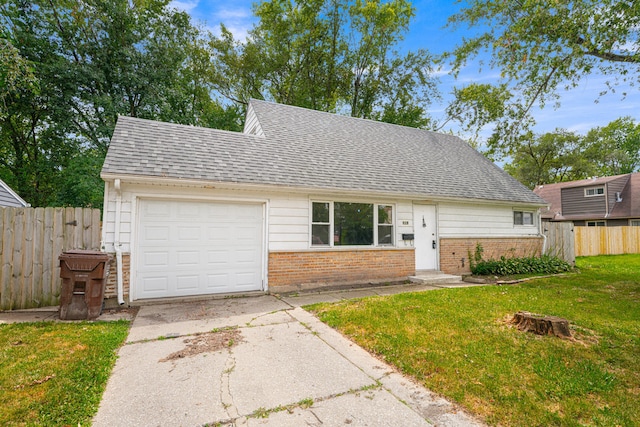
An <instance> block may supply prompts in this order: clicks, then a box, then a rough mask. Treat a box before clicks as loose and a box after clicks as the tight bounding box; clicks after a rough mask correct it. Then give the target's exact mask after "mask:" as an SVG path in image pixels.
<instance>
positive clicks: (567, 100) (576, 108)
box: [170, 0, 640, 135]
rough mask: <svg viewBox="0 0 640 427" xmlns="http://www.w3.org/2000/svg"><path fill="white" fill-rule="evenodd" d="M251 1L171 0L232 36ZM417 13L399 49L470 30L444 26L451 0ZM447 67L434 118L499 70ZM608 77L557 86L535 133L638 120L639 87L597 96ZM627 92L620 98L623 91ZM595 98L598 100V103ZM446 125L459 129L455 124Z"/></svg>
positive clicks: (239, 31)
mask: <svg viewBox="0 0 640 427" xmlns="http://www.w3.org/2000/svg"><path fill="white" fill-rule="evenodd" d="M253 2H254V1H253V0H231V1H230V0H173V1H172V2H171V3H170V6H171V7H175V8H177V9H179V10H184V11H186V12H188V13H189V14H190V15H191V17H192V19H193V21H194V23H199V24H201V25H202V26H204V27H205V28H207V29H209V30H210V31H212V32H213V33H214V34H219V28H220V26H219V25H220V23H224V24H225V26H226V27H227V28H228V29H229V30H231V32H232V33H233V34H234V37H235V38H236V39H244V38H246V35H247V32H248V31H249V29H251V27H252V25H253V23H254V22H255V18H254V17H253V15H252V12H251V7H252V4H253ZM413 5H414V7H415V8H416V15H415V17H414V18H413V21H412V23H411V25H410V30H409V33H408V34H407V35H406V36H405V39H404V41H403V42H402V45H401V46H400V49H401V50H403V51H409V50H417V49H421V48H426V49H427V50H429V51H430V52H431V53H433V54H440V53H442V52H444V51H447V50H452V49H453V48H454V47H455V46H456V45H457V44H458V43H460V42H461V40H462V37H463V36H464V35H468V34H469V32H468V30H467V29H466V28H461V29H459V30H457V31H456V30H453V29H452V28H445V25H446V23H447V19H448V17H449V16H450V15H452V14H454V13H455V12H456V11H457V10H458V9H459V8H460V6H459V4H458V3H455V2H454V1H453V0H416V1H414V2H413ZM447 71H448V70H447V69H446V68H444V69H442V70H440V71H439V72H438V73H437V75H438V78H439V80H440V84H439V86H438V87H439V90H440V91H441V93H442V96H443V99H442V101H441V102H439V103H437V104H434V105H432V107H431V109H430V110H429V113H430V114H431V115H432V116H433V117H435V118H436V119H437V118H442V117H444V108H445V107H446V105H447V102H448V101H449V100H450V99H451V96H450V93H451V90H452V88H453V87H454V86H458V87H459V86H462V85H465V84H469V83H472V82H480V83H495V82H497V79H498V77H499V73H500V71H499V70H495V69H489V68H488V67H483V68H482V70H480V67H479V66H478V64H469V65H468V66H467V67H466V68H465V69H463V70H462V71H461V73H460V74H459V76H458V78H457V79H456V80H454V78H453V77H452V76H450V75H448V74H447ZM607 80H608V78H607V77H605V76H602V75H598V74H592V75H589V76H587V77H585V78H583V79H581V81H580V83H579V84H578V86H577V87H575V88H573V89H571V90H569V91H565V90H561V91H560V92H559V94H560V104H561V106H560V108H558V109H554V108H553V105H551V104H552V103H549V104H548V105H547V106H546V107H545V108H544V109H540V108H534V111H533V115H534V117H535V119H536V122H537V124H536V126H535V128H534V130H535V131H536V132H538V133H544V132H551V131H553V130H554V129H556V128H562V129H565V130H569V131H573V132H576V133H580V134H584V133H586V132H587V131H588V130H589V129H591V128H593V127H596V126H605V125H606V124H608V123H609V122H611V121H613V120H615V119H617V118H619V117H623V116H631V117H633V118H634V119H635V120H636V121H640V90H638V88H633V87H627V86H622V85H621V86H618V87H617V89H616V93H608V94H606V95H604V96H601V97H599V96H598V95H599V93H600V92H602V91H603V90H606V89H607V88H606V85H605V82H606V81H607ZM623 92H626V93H627V96H626V97H623V96H622V93H623ZM596 101H597V102H596ZM444 130H452V131H454V132H456V131H457V129H455V128H451V129H448V128H447V127H445V128H444ZM489 133H490V129H485V132H483V133H482V134H481V135H483V134H484V135H488V134H489Z"/></svg>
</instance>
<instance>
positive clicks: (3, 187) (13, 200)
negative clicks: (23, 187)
mask: <svg viewBox="0 0 640 427" xmlns="http://www.w3.org/2000/svg"><path fill="white" fill-rule="evenodd" d="M29 206H30V205H29V203H27V202H25V201H24V200H23V199H22V197H20V196H18V193H16V192H15V191H13V190H12V189H11V187H9V186H8V185H7V184H6V183H5V182H4V181H3V180H1V179H0V207H13V208H25V207H29Z"/></svg>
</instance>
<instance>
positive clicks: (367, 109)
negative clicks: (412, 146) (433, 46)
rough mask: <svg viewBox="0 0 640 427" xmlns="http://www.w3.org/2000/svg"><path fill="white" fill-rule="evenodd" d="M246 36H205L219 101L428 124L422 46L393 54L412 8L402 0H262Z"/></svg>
mask: <svg viewBox="0 0 640 427" xmlns="http://www.w3.org/2000/svg"><path fill="white" fill-rule="evenodd" d="M254 14H255V16H256V17H257V18H258V22H257V23H256V24H255V26H254V27H253V28H252V29H251V31H250V32H249V37H248V39H247V40H246V41H240V40H236V39H235V38H234V35H233V34H232V33H231V32H230V31H229V30H228V29H227V28H226V27H224V25H222V33H221V35H220V36H218V37H213V36H212V37H211V40H210V44H209V45H210V48H211V50H212V63H213V66H212V67H211V69H210V70H211V71H210V72H211V77H210V81H211V82H212V84H213V86H214V87H215V89H216V91H217V92H218V93H220V94H221V95H222V96H224V97H226V98H227V99H229V100H231V101H234V102H238V103H241V104H246V103H247V102H248V100H249V98H251V97H253V98H258V99H268V100H273V101H276V102H280V103H284V104H289V105H296V106H300V107H305V108H311V109H315V110H322V111H332V112H342V111H344V112H347V113H348V114H350V115H351V116H354V117H362V118H370V119H375V120H382V121H386V122H390V123H397V124H402V125H407V126H428V125H429V124H430V120H429V118H428V117H427V114H426V108H427V106H428V105H429V102H430V101H431V99H433V98H434V97H437V96H438V95H437V92H436V88H435V81H434V80H433V79H432V78H431V77H430V76H429V71H430V70H431V69H432V65H433V62H434V61H433V58H432V57H431V56H430V55H429V53H428V52H426V51H425V50H420V51H418V52H409V53H407V54H406V55H405V56H401V55H400V54H399V53H398V52H396V51H394V49H395V48H396V47H397V45H398V43H399V42H400V41H401V40H402V38H403V36H404V33H406V31H407V30H408V27H409V23H410V20H411V18H412V17H413V14H414V9H413V7H412V5H411V3H409V2H408V1H406V0H392V1H388V2H383V1H381V0H374V1H361V0H355V1H349V0H310V1H298V2H295V1H291V0H285V1H279V0H273V1H265V2H261V3H259V4H256V6H255V8H254Z"/></svg>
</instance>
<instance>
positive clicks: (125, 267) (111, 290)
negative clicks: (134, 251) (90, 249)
mask: <svg viewBox="0 0 640 427" xmlns="http://www.w3.org/2000/svg"><path fill="white" fill-rule="evenodd" d="M110 255H111V262H110V263H109V277H107V284H106V286H105V289H104V297H105V300H106V301H105V305H106V306H115V305H117V304H118V303H117V298H118V272H117V269H116V254H115V253H112V254H110ZM130 265H131V255H130V254H125V253H123V254H122V279H123V280H122V289H123V293H124V300H125V302H128V301H129V273H130V270H131V269H130Z"/></svg>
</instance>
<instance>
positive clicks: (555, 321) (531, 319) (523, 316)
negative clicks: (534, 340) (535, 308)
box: [511, 311, 571, 338]
mask: <svg viewBox="0 0 640 427" xmlns="http://www.w3.org/2000/svg"><path fill="white" fill-rule="evenodd" d="M511 323H512V324H514V325H516V326H517V328H518V329H520V330H521V331H524V332H533V333H534V334H538V335H554V336H556V337H560V338H571V331H570V330H569V321H568V320H567V319H563V318H561V317H556V316H541V315H539V314H534V313H529V312H527V311H519V312H517V313H516V314H514V315H513V319H511Z"/></svg>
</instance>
